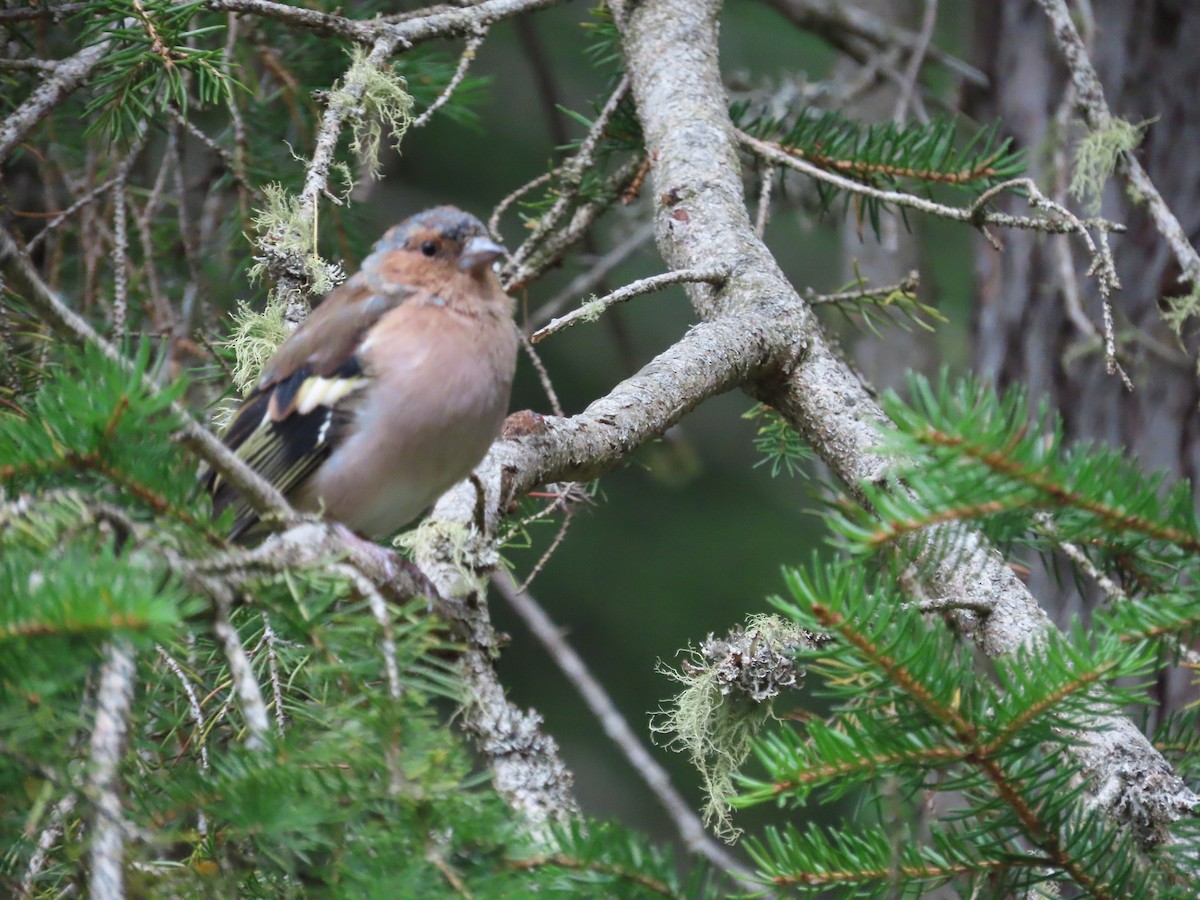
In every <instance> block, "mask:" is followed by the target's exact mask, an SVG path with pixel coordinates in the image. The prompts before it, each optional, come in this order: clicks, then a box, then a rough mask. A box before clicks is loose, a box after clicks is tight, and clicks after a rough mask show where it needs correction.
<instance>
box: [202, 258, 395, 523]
mask: <svg viewBox="0 0 1200 900" xmlns="http://www.w3.org/2000/svg"><path fill="white" fill-rule="evenodd" d="M356 281H358V282H359V283H357V284H356V283H355V282H356ZM363 288H364V285H363V284H362V283H361V280H359V276H355V278H353V279H351V280H350V281H348V282H347V283H346V284H345V285H343V286H342V287H341V288H339V289H338V290H337V291H334V292H333V293H331V294H330V295H329V296H328V297H327V298H326V299H325V301H324V302H323V303H321V305H320V306H318V307H317V308H316V309H315V310H314V311H313V312H312V314H311V315H309V317H308V318H307V319H306V320H305V322H304V324H303V325H301V326H300V328H298V329H297V330H296V332H295V334H293V335H292V336H291V337H290V338H288V340H287V341H285V342H284V344H283V346H281V347H280V349H279V351H278V352H277V353H276V355H275V357H274V358H273V359H272V360H271V362H270V363H269V364H268V366H267V369H266V370H265V371H264V373H263V377H262V379H261V380H260V381H259V383H258V386H257V387H256V388H255V389H254V390H253V391H252V392H251V394H250V395H249V396H248V397H247V398H246V399H245V401H244V402H243V403H242V406H241V407H240V408H239V409H238V411H237V413H236V414H235V415H234V417H233V420H232V421H231V422H230V424H229V428H228V430H227V431H226V432H225V434H224V436H223V440H224V442H225V443H226V444H227V445H228V446H229V447H230V449H232V450H233V451H234V452H235V453H236V454H237V455H238V456H239V457H241V459H242V460H244V461H245V462H246V464H247V465H249V466H250V467H251V468H252V469H254V470H255V471H256V472H258V474H260V475H261V476H262V477H263V478H265V479H266V480H267V481H270V482H271V483H272V484H273V485H275V487H276V488H278V489H279V491H280V492H281V493H282V494H284V495H285V496H286V495H287V494H289V493H291V492H292V491H294V490H295V489H297V488H298V487H300V486H301V485H302V484H303V483H304V482H305V481H306V480H307V479H308V478H309V477H310V476H311V475H312V474H313V473H314V472H315V471H316V470H317V468H318V467H319V466H320V465H321V463H323V462H324V461H325V459H326V458H327V457H328V456H329V454H330V453H331V452H332V451H333V449H334V448H335V447H336V446H337V445H338V444H339V443H340V442H341V440H342V438H343V437H344V436H345V434H346V431H347V428H348V426H349V424H350V422H351V420H352V418H353V413H354V403H355V399H356V397H355V395H356V394H358V393H359V392H360V391H362V389H363V388H365V387H366V386H367V384H368V380H369V379H368V373H367V372H366V371H365V370H364V365H363V361H362V359H361V357H360V354H359V348H360V346H361V345H362V341H363V338H364V337H365V336H366V334H367V333H368V332H369V331H370V330H371V328H372V327H373V326H374V325H375V324H376V323H378V322H379V320H380V319H381V318H382V317H383V316H384V315H385V314H386V313H388V312H390V311H391V310H393V309H395V308H396V307H397V306H399V305H400V304H402V303H404V302H405V301H406V300H408V299H410V298H411V297H412V296H413V295H414V294H415V293H416V292H415V291H414V290H412V289H410V288H407V287H404V286H401V285H388V286H387V289H386V290H379V291H374V292H369V293H368V292H367V291H365V290H364V289H363ZM208 489H209V491H210V492H211V494H212V498H213V511H214V512H215V513H216V514H218V515H219V514H220V513H221V512H223V511H224V510H225V509H226V508H227V507H230V506H232V507H233V508H234V509H235V510H236V513H237V515H236V518H235V520H234V525H233V528H232V530H231V532H230V537H231V539H233V540H238V539H239V538H242V537H244V536H247V532H248V531H250V529H252V528H253V527H254V525H255V524H256V523H257V522H258V517H257V515H255V513H254V512H253V511H252V510H251V509H250V506H249V504H247V503H246V502H245V501H244V500H243V499H242V498H241V496H240V495H239V494H238V493H237V491H236V490H235V489H234V488H233V486H232V485H230V484H228V483H227V482H225V481H223V480H222V479H221V478H220V477H219V476H218V475H217V473H215V472H214V473H212V474H210V476H209V478H208Z"/></svg>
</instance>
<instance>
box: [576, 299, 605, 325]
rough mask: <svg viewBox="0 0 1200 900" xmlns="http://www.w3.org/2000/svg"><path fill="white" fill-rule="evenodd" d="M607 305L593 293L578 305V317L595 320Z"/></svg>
mask: <svg viewBox="0 0 1200 900" xmlns="http://www.w3.org/2000/svg"><path fill="white" fill-rule="evenodd" d="M607 308H608V307H607V306H606V305H605V304H604V303H603V302H601V301H600V299H599V298H597V297H596V296H595V295H594V294H593V295H592V296H591V297H590V298H589V299H587V300H585V301H584V302H583V303H582V304H581V305H580V307H579V318H580V320H582V321H584V322H595V321H596V320H597V319H599V318H600V316H602V315H603V314H604V310H605V309H607Z"/></svg>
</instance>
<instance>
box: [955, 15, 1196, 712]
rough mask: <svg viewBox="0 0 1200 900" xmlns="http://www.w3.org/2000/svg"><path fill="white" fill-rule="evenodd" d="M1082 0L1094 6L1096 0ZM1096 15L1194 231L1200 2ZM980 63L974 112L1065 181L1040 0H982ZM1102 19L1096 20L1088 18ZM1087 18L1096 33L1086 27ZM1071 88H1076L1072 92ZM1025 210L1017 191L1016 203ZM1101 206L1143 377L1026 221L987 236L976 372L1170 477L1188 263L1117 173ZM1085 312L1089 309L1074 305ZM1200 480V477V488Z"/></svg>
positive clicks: (1037, 165)
mask: <svg viewBox="0 0 1200 900" xmlns="http://www.w3.org/2000/svg"><path fill="white" fill-rule="evenodd" d="M1085 6H1086V5H1085ZM1090 6H1091V17H1090V22H1089V21H1088V19H1087V18H1086V17H1079V19H1077V21H1079V22H1080V31H1081V34H1083V36H1084V38H1085V40H1089V46H1090V50H1091V56H1092V61H1093V63H1094V64H1095V66H1096V69H1097V71H1098V73H1099V75H1100V79H1101V81H1102V83H1103V85H1104V90H1105V95H1106V97H1107V99H1108V104H1109V107H1110V109H1111V110H1112V112H1113V114H1114V115H1116V116H1120V117H1121V118H1123V119H1125V120H1127V121H1129V122H1133V123H1141V122H1144V121H1147V120H1153V122H1152V124H1150V125H1149V127H1148V129H1147V131H1146V136H1145V140H1144V142H1143V143H1142V145H1141V147H1140V148H1139V149H1138V151H1137V155H1138V158H1139V159H1140V160H1141V162H1142V164H1143V165H1144V166H1145V167H1146V169H1147V170H1148V172H1149V174H1150V177H1151V178H1152V179H1153V180H1154V182H1155V183H1156V184H1157V185H1158V188H1159V190H1160V191H1161V193H1162V194H1163V196H1164V197H1165V198H1166V199H1167V202H1168V203H1169V204H1170V205H1171V206H1172V208H1173V209H1174V212H1175V214H1176V215H1177V216H1178V217H1179V220H1180V222H1181V224H1182V225H1183V228H1184V231H1185V232H1186V233H1187V234H1188V235H1189V237H1190V238H1191V239H1192V240H1193V242H1194V241H1195V240H1196V237H1197V232H1198V231H1200V191H1197V189H1196V185H1197V172H1198V171H1200V159H1198V158H1197V151H1196V148H1197V147H1200V105H1197V103H1196V100H1195V85H1196V84H1197V83H1198V82H1200V54H1197V52H1196V48H1197V47H1198V46H1200V5H1198V4H1195V3H1192V2H1189V0H1092V2H1091V4H1090ZM975 10H976V27H977V43H978V47H977V50H978V53H977V57H978V62H979V65H980V67H981V68H982V69H983V70H984V71H986V72H987V73H988V75H989V77H990V78H991V79H992V86H991V87H990V88H989V89H986V90H982V91H975V92H972V93H971V94H970V95H968V97H967V107H968V111H969V112H971V113H972V114H973V115H975V116H977V117H978V118H979V119H981V120H985V121H986V120H991V119H993V118H995V117H1000V118H1001V119H1002V120H1003V126H1002V127H1003V129H1004V130H1005V131H1006V132H1007V133H1008V134H1011V135H1013V136H1014V138H1015V139H1016V141H1017V143H1018V146H1019V147H1021V148H1023V149H1024V150H1025V151H1026V153H1027V154H1028V167H1029V174H1030V175H1031V176H1032V177H1033V178H1034V180H1035V181H1036V182H1037V184H1038V185H1039V186H1041V187H1042V188H1043V189H1044V190H1046V191H1048V192H1053V191H1055V190H1059V191H1061V190H1062V188H1063V186H1064V185H1065V184H1066V183H1067V181H1068V180H1069V173H1064V172H1063V171H1062V170H1061V168H1060V167H1059V166H1056V160H1061V159H1070V151H1072V150H1073V146H1071V147H1068V146H1066V145H1065V143H1064V142H1065V141H1067V140H1069V139H1070V137H1071V136H1077V134H1078V131H1077V129H1076V130H1075V131H1073V132H1072V133H1071V135H1065V134H1064V129H1063V127H1062V123H1064V122H1067V121H1075V120H1076V116H1075V115H1074V111H1073V110H1071V109H1067V110H1065V113H1069V118H1068V117H1067V116H1066V115H1064V111H1061V110H1060V106H1061V104H1062V103H1063V101H1064V92H1065V91H1066V85H1067V79H1066V73H1065V70H1064V67H1063V66H1062V64H1061V60H1060V57H1059V54H1058V52H1057V49H1056V48H1055V47H1054V45H1053V43H1052V40H1051V36H1050V29H1049V25H1048V22H1047V19H1046V17H1045V15H1044V14H1043V13H1042V11H1041V9H1040V8H1039V7H1038V5H1037V4H1036V3H1035V2H1033V0H1010V2H1003V3H996V2H994V0H977V2H976V4H975ZM1089 25H1094V27H1089ZM1089 32H1090V34H1089ZM1068 102H1069V101H1068ZM1064 150H1065V151H1068V152H1066V153H1061V151H1064ZM1009 205H1010V207H1011V208H1013V209H1017V208H1019V207H1020V206H1021V203H1020V201H1019V200H1011V199H1010V201H1009ZM1101 213H1102V215H1104V216H1105V217H1107V218H1109V219H1112V220H1115V221H1118V222H1123V223H1125V224H1126V225H1127V226H1128V231H1127V232H1126V233H1125V234H1124V235H1114V237H1113V250H1114V255H1115V259H1116V268H1117V273H1118V275H1119V276H1120V279H1121V283H1122V285H1123V288H1124V289H1123V290H1122V291H1120V292H1118V293H1117V294H1115V295H1114V296H1113V307H1114V315H1115V318H1116V331H1117V335H1118V341H1119V343H1118V351H1119V355H1120V360H1121V363H1122V365H1123V366H1124V368H1125V369H1126V370H1127V371H1128V373H1129V375H1130V377H1131V378H1132V379H1133V382H1134V384H1135V386H1136V388H1135V390H1134V391H1133V392H1132V393H1130V392H1128V391H1126V390H1125V389H1124V388H1123V387H1122V385H1121V382H1120V380H1119V378H1117V377H1115V376H1111V375H1108V374H1107V373H1106V371H1105V361H1104V354H1103V348H1102V346H1101V345H1100V343H1099V342H1098V341H1097V340H1096V339H1095V338H1088V337H1087V336H1086V332H1085V330H1084V329H1082V328H1080V327H1079V326H1078V325H1077V324H1075V321H1073V320H1072V318H1071V317H1070V316H1069V314H1068V301H1067V294H1066V293H1065V292H1064V288H1063V278H1062V277H1061V276H1060V272H1061V271H1063V269H1062V266H1061V260H1062V257H1061V256H1060V255H1059V254H1060V253H1061V252H1062V249H1061V245H1058V244H1057V243H1056V242H1058V241H1060V240H1062V239H1060V238H1047V237H1043V236H1039V235H1035V234H1033V233H1030V232H1009V233H1007V234H1004V235H1001V237H1002V240H1003V242H1004V252H1003V253H997V252H995V250H993V249H992V248H991V247H989V246H987V245H986V244H985V243H984V242H983V241H981V242H980V249H979V252H978V256H977V272H978V285H979V297H978V306H977V313H976V322H975V326H974V331H975V342H976V345H975V346H976V359H977V363H978V369H979V371H980V372H981V373H982V374H983V375H984V376H985V377H989V378H992V379H993V380H994V381H995V382H996V383H997V384H998V385H999V386H1002V387H1003V386H1008V385H1011V384H1023V385H1025V386H1026V387H1027V388H1028V390H1029V393H1030V397H1031V399H1032V400H1033V401H1034V402H1035V403H1036V402H1038V401H1040V400H1041V399H1042V398H1043V397H1048V399H1049V400H1050V402H1051V404H1052V406H1053V408H1054V409H1056V410H1057V411H1058V412H1059V413H1061V415H1062V416H1063V419H1064V422H1065V428H1066V436H1067V439H1068V440H1098V441H1106V442H1108V443H1111V444H1114V445H1118V446H1123V447H1125V448H1127V449H1128V451H1129V452H1130V453H1132V454H1134V455H1136V456H1137V457H1138V458H1139V459H1140V461H1141V464H1142V466H1143V468H1144V469H1145V470H1146V471H1166V472H1169V473H1170V474H1171V476H1172V478H1171V480H1172V481H1175V480H1177V479H1178V478H1189V479H1191V480H1192V483H1193V486H1194V485H1195V480H1196V473H1197V470H1198V468H1200V435H1198V430H1200V417H1198V416H1197V400H1198V395H1200V391H1198V382H1197V377H1196V370H1195V353H1194V350H1195V348H1194V347H1191V348H1189V352H1187V353H1185V352H1183V351H1181V350H1180V348H1179V343H1178V341H1177V340H1176V339H1175V337H1174V335H1173V334H1172V333H1171V332H1170V330H1169V329H1168V328H1167V327H1166V326H1165V325H1164V324H1163V322H1162V319H1161V314H1160V310H1161V304H1162V298H1163V297H1164V296H1171V295H1172V294H1182V293H1185V292H1186V288H1185V287H1183V286H1181V285H1179V284H1178V282H1177V278H1178V275H1179V268H1178V266H1177V264H1176V263H1175V261H1174V258H1173V257H1172V255H1171V253H1170V251H1169V250H1168V248H1167V246H1166V244H1165V243H1164V242H1163V240H1162V239H1161V237H1160V236H1159V234H1158V232H1157V231H1156V230H1155V228H1154V225H1153V223H1152V222H1151V221H1150V219H1149V217H1148V216H1147V215H1146V214H1145V213H1144V212H1143V210H1142V209H1141V208H1140V207H1138V206H1136V205H1134V203H1133V202H1132V201H1131V200H1130V199H1129V197H1128V196H1127V195H1126V193H1125V192H1124V190H1123V189H1122V187H1121V185H1120V184H1119V183H1118V182H1117V181H1113V182H1110V184H1109V186H1108V188H1107V189H1106V191H1105V194H1104V197H1103V206H1102V209H1101ZM1081 251H1082V247H1081V245H1079V244H1078V243H1072V244H1071V254H1072V262H1071V263H1070V267H1071V269H1072V270H1073V271H1074V273H1075V277H1076V280H1077V283H1078V284H1079V285H1080V301H1081V306H1082V309H1083V311H1084V313H1085V314H1086V316H1087V318H1088V319H1090V320H1091V321H1092V322H1093V323H1094V325H1095V328H1096V330H1097V331H1099V330H1100V329H1101V306H1100V298H1099V293H1098V291H1097V290H1096V286H1095V283H1094V282H1092V281H1090V280H1088V279H1086V278H1084V270H1085V269H1086V267H1087V260H1086V259H1085V254H1084V253H1083V252H1081ZM1076 318H1078V317H1076ZM1193 490H1194V487H1193ZM1030 587H1031V588H1032V589H1033V591H1034V594H1035V595H1036V596H1037V597H1039V599H1040V600H1041V601H1042V603H1043V604H1044V605H1045V607H1046V608H1047V610H1048V611H1049V612H1050V613H1051V614H1052V615H1053V616H1054V618H1055V619H1056V620H1057V621H1058V622H1059V623H1060V624H1061V623H1062V622H1063V621H1065V620H1066V619H1067V618H1069V617H1070V616H1071V615H1072V614H1075V613H1080V612H1084V613H1086V611H1087V609H1088V608H1089V607H1090V605H1091V604H1092V603H1093V602H1095V600H1096V599H1097V598H1095V597H1084V598H1081V597H1080V596H1079V594H1078V592H1077V591H1076V590H1074V589H1073V587H1072V585H1071V584H1070V583H1069V582H1068V583H1065V584H1063V585H1059V584H1058V582H1057V581H1056V580H1055V578H1054V577H1053V575H1051V574H1048V573H1047V572H1045V571H1035V572H1034V573H1033V575H1032V576H1031V583H1030ZM1186 674H1187V673H1183V672H1175V673H1173V676H1178V677H1172V678H1169V679H1167V680H1165V681H1164V683H1163V684H1162V685H1160V687H1161V691H1162V696H1161V699H1162V701H1163V702H1164V705H1166V706H1169V707H1173V708H1178V706H1179V705H1180V704H1181V703H1182V702H1185V701H1186V700H1188V699H1194V693H1190V692H1189V690H1188V681H1189V679H1188V678H1187V677H1186Z"/></svg>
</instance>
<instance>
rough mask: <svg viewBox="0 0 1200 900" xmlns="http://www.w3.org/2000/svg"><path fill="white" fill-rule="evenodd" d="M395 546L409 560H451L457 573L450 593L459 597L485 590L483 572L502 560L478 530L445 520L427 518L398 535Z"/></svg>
mask: <svg viewBox="0 0 1200 900" xmlns="http://www.w3.org/2000/svg"><path fill="white" fill-rule="evenodd" d="M392 546H394V547H396V549H398V550H400V551H401V552H402V553H404V555H405V556H407V557H408V558H409V559H414V560H418V561H427V560H430V559H432V560H437V561H440V562H444V563H448V564H449V565H450V567H451V568H452V569H453V570H454V572H455V574H456V575H457V583H456V584H454V585H452V586H451V588H450V593H451V594H454V595H457V596H466V595H468V594H481V593H483V592H484V591H485V590H486V589H487V584H486V582H485V581H484V580H483V577H482V576H481V575H480V571H483V570H487V569H490V568H492V567H493V566H494V565H495V564H496V563H497V562H498V560H499V554H498V553H497V552H496V548H495V547H493V546H492V545H491V543H490V542H488V541H486V540H484V539H483V537H482V536H481V535H479V533H478V532H476V531H475V530H474V529H472V528H469V527H468V526H466V525H463V524H461V523H458V522H449V521H446V520H442V519H426V520H425V521H424V522H422V523H421V524H420V525H418V526H417V527H416V528H413V529H411V530H409V531H405V532H404V533H402V534H399V535H397V536H396V537H395V538H394V539H393V540H392Z"/></svg>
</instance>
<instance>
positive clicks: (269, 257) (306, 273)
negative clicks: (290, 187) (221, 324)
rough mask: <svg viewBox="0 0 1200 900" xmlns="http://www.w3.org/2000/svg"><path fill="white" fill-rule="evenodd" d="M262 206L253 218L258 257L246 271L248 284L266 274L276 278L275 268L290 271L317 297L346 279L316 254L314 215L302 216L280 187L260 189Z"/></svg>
mask: <svg viewBox="0 0 1200 900" xmlns="http://www.w3.org/2000/svg"><path fill="white" fill-rule="evenodd" d="M263 196H264V198H265V204H264V206H263V207H262V208H261V209H259V210H258V211H257V212H256V213H255V216H254V230H255V231H256V232H257V233H258V241H257V243H258V247H259V250H260V255H258V256H256V257H255V263H254V265H253V266H251V267H250V273H249V274H250V280H251V281H253V280H254V279H256V278H260V277H262V276H263V275H265V274H267V273H268V272H270V273H271V274H272V275H274V276H276V277H278V275H279V272H277V271H274V269H275V267H276V266H278V267H281V268H283V269H285V270H292V269H294V270H295V272H294V274H295V275H297V276H299V277H302V278H303V279H304V280H305V281H306V282H307V284H308V289H309V290H310V291H311V292H312V293H314V294H317V295H320V294H325V293H327V292H329V291H330V290H332V289H333V288H334V287H336V286H337V285H338V284H340V283H341V282H342V281H343V280H344V279H345V277H346V273H345V271H344V270H343V269H342V267H341V266H340V265H338V264H337V263H330V262H327V261H326V260H324V259H323V258H322V257H321V256H320V255H319V254H318V253H317V220H316V214H315V212H306V211H305V209H304V207H303V205H302V204H301V202H300V198H299V197H297V196H295V195H293V194H289V193H288V192H287V191H286V190H284V187H283V185H281V184H268V185H266V186H265V187H264V188H263ZM273 264H274V265H273Z"/></svg>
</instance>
